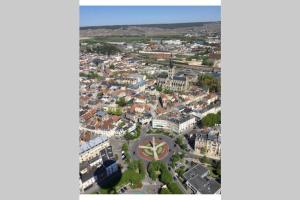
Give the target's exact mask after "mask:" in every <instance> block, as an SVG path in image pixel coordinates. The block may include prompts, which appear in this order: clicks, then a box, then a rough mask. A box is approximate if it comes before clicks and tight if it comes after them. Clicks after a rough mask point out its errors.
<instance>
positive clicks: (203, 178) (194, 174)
mask: <svg viewBox="0 0 300 200" xmlns="http://www.w3.org/2000/svg"><path fill="white" fill-rule="evenodd" d="M183 177H184V179H185V181H186V185H187V186H188V188H190V189H191V190H192V192H193V193H195V194H220V193H221V184H220V183H218V182H217V181H215V180H213V179H210V178H208V170H207V169H206V168H205V167H204V166H202V165H200V164H197V165H195V166H194V167H192V168H191V169H189V170H188V171H187V172H185V173H184V174H183Z"/></svg>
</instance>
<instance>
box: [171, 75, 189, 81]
mask: <svg viewBox="0 0 300 200" xmlns="http://www.w3.org/2000/svg"><path fill="white" fill-rule="evenodd" d="M173 80H176V81H185V80H186V78H185V77H184V76H174V77H173Z"/></svg>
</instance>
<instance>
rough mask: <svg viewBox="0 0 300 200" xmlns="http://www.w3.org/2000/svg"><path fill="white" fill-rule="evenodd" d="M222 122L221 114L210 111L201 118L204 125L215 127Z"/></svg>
mask: <svg viewBox="0 0 300 200" xmlns="http://www.w3.org/2000/svg"><path fill="white" fill-rule="evenodd" d="M220 123H221V114H214V113H210V114H208V115H206V116H205V117H203V118H202V119H201V124H202V126H204V127H213V126H215V125H216V124H220Z"/></svg>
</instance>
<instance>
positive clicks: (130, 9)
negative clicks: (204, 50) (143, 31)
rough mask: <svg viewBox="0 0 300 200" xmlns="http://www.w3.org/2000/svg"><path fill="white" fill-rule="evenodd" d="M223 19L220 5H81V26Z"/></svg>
mask: <svg viewBox="0 0 300 200" xmlns="http://www.w3.org/2000/svg"><path fill="white" fill-rule="evenodd" d="M220 20H221V6H80V27H84V26H102V25H131V24H163V23H181V22H207V21H220Z"/></svg>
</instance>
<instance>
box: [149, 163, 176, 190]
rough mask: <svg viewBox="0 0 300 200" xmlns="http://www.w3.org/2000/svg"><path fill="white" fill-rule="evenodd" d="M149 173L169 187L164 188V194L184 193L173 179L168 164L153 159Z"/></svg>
mask: <svg viewBox="0 0 300 200" xmlns="http://www.w3.org/2000/svg"><path fill="white" fill-rule="evenodd" d="M147 170H148V174H149V177H150V178H151V179H152V180H156V179H159V181H160V182H162V183H164V184H165V185H166V186H167V188H165V189H162V190H161V191H160V193H163V194H168V193H170V194H182V191H181V190H180V188H179V187H178V185H177V184H176V183H175V182H174V181H173V178H172V174H171V173H170V172H169V170H168V167H167V165H166V164H165V163H164V162H162V161H152V162H150V163H149V165H148V169H147Z"/></svg>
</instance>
